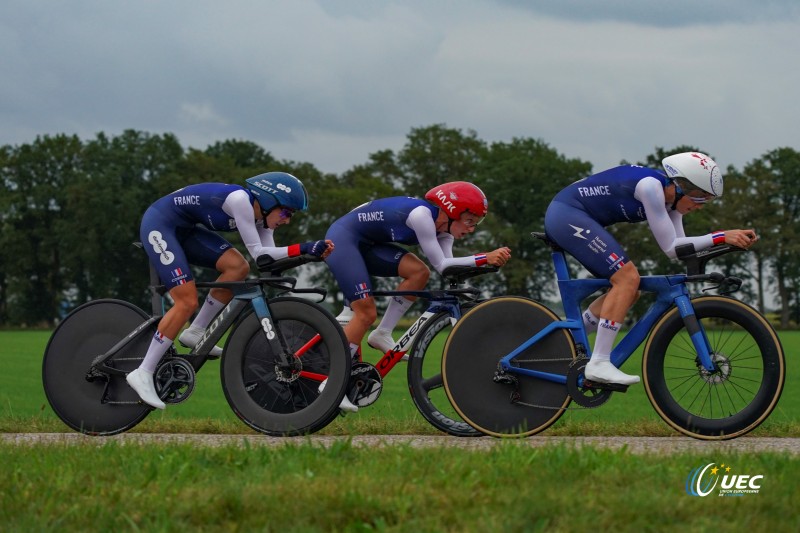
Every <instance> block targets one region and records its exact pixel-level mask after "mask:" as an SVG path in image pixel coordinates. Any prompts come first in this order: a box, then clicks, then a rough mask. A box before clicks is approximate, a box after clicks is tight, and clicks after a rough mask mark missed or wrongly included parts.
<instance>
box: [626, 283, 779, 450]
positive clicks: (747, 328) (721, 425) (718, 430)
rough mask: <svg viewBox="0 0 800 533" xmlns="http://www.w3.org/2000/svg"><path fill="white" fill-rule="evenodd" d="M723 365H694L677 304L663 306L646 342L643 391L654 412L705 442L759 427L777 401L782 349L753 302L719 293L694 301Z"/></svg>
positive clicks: (691, 349)
mask: <svg viewBox="0 0 800 533" xmlns="http://www.w3.org/2000/svg"><path fill="white" fill-rule="evenodd" d="M692 305H693V307H694V310H695V315H696V317H697V319H698V320H699V321H700V323H701V324H702V325H703V328H704V330H705V332H706V336H707V338H708V341H709V343H710V345H711V350H712V356H713V357H714V358H715V360H716V361H717V363H718V365H719V368H720V370H719V371H718V372H716V373H714V374H709V373H708V372H705V371H703V370H702V369H701V368H700V367H699V363H698V362H697V355H696V351H695V349H694V346H693V345H692V344H691V340H690V339H689V337H688V333H687V332H686V329H685V326H684V323H683V320H682V319H681V316H680V314H679V313H678V309H677V308H672V309H671V310H669V311H667V313H665V314H664V316H663V317H662V318H661V319H660V320H659V321H658V323H657V324H656V325H655V327H654V328H653V331H652V332H651V334H650V337H649V338H648V341H647V344H646V345H645V349H644V355H643V359H642V373H643V376H644V385H645V391H646V392H647V397H648V398H649V399H650V403H651V404H652V405H653V407H654V408H655V410H656V412H657V413H658V414H659V416H660V417H661V418H662V419H663V420H664V421H665V422H666V423H667V424H669V425H670V426H672V427H673V428H674V429H676V430H677V431H679V432H681V433H683V434H685V435H688V436H690V437H694V438H697V439H702V440H725V439H733V438H736V437H740V436H742V435H744V434H746V433H748V432H750V431H752V430H753V429H755V428H756V427H758V426H759V425H760V424H761V423H762V422H763V421H764V420H766V418H767V417H768V416H769V414H770V413H771V412H772V410H773V409H774V408H775V406H776V405H777V403H778V399H779V398H780V395H781V392H782V390H783V383H784V380H785V377H786V364H785V360H784V354H783V347H782V346H781V343H780V340H779V339H778V336H777V335H776V333H775V331H774V330H773V329H772V326H770V324H769V322H767V320H766V319H765V318H764V317H763V316H762V315H761V314H760V313H758V312H757V311H756V310H755V309H753V308H752V307H750V306H748V305H746V304H744V303H742V302H740V301H738V300H735V299H733V298H728V297H724V296H702V297H698V298H694V299H692Z"/></svg>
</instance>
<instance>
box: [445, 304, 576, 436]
mask: <svg viewBox="0 0 800 533" xmlns="http://www.w3.org/2000/svg"><path fill="white" fill-rule="evenodd" d="M558 320H559V318H558V316H557V315H556V314H555V313H553V312H552V311H551V310H549V309H548V308H547V307H545V306H544V305H542V304H540V303H538V302H535V301H533V300H529V299H527V298H519V297H500V298H493V299H490V300H487V301H485V302H483V303H481V304H479V305H477V306H476V307H475V308H474V309H472V310H471V311H469V312H468V313H467V314H466V315H464V317H463V318H462V319H461V320H459V321H458V322H457V323H456V325H455V327H454V328H453V332H452V333H451V334H450V337H449V338H448V339H447V343H446V344H445V349H444V356H443V359H442V376H443V378H444V387H445V391H446V392H447V397H448V398H449V400H450V402H451V403H452V404H453V407H454V408H455V410H456V411H457V412H458V414H459V415H460V416H461V417H462V418H463V419H464V420H466V421H467V422H468V423H469V424H470V425H471V426H472V427H474V428H476V429H478V430H480V431H482V432H483V433H486V434H488V435H492V436H495V437H527V436H529V435H533V434H535V433H539V432H540V431H543V430H545V429H547V428H548V427H550V426H551V425H552V424H553V423H554V422H555V421H556V420H558V418H559V417H560V416H561V415H562V414H564V409H565V408H566V407H567V406H568V405H569V403H570V396H569V393H568V392H567V386H566V384H561V383H555V382H552V381H546V380H543V379H537V378H532V377H527V376H522V375H519V374H506V376H513V377H515V378H516V383H497V382H495V381H494V379H493V378H494V375H495V372H496V371H497V369H498V364H499V362H500V359H501V358H502V357H504V356H505V355H507V354H509V353H511V352H512V351H513V350H515V349H516V348H517V347H519V346H520V345H521V344H523V343H524V342H525V341H527V340H528V339H529V338H531V337H532V336H534V335H535V334H536V333H537V332H539V331H540V330H542V329H543V328H544V327H546V326H547V325H549V324H551V323H552V322H554V321H558ZM575 357H576V350H575V344H574V342H573V340H572V337H571V336H570V335H569V333H568V332H567V331H566V330H564V329H556V330H554V331H553V332H552V333H551V334H549V335H547V336H546V337H544V338H543V339H541V341H540V342H538V343H536V344H535V345H533V346H531V347H529V348H527V349H526V350H524V351H523V352H522V353H520V354H519V355H518V356H517V357H516V358H515V359H514V361H513V365H514V366H518V367H522V368H527V369H530V370H539V371H543V372H551V373H554V374H560V375H564V376H566V374H567V372H568V370H569V365H570V362H571V361H572V360H573V359H574V358H575ZM517 394H518V396H516V395H517ZM512 395H513V396H512Z"/></svg>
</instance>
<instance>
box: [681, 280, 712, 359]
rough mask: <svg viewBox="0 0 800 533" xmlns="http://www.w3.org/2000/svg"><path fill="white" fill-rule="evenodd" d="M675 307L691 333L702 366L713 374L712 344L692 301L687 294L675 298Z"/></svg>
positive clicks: (690, 336)
mask: <svg viewBox="0 0 800 533" xmlns="http://www.w3.org/2000/svg"><path fill="white" fill-rule="evenodd" d="M675 305H676V306H677V308H678V312H679V313H680V314H681V318H682V319H683V324H684V326H686V331H687V333H689V338H690V339H691V340H692V345H693V346H694V349H695V351H696V352H697V357H698V359H699V361H700V364H702V365H703V368H705V369H706V370H708V371H709V372H713V371H714V362H713V361H712V360H711V349H710V344H709V342H708V338H707V337H706V332H705V330H704V329H703V326H702V325H701V324H700V321H699V320H698V319H697V315H696V314H695V312H694V306H693V305H692V302H691V299H690V298H689V296H688V295H687V294H681V295H679V296H677V297H676V298H675Z"/></svg>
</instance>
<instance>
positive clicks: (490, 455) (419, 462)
mask: <svg viewBox="0 0 800 533" xmlns="http://www.w3.org/2000/svg"><path fill="white" fill-rule="evenodd" d="M710 462H715V463H717V464H720V463H724V464H727V465H730V466H731V467H733V473H735V474H740V475H741V474H746V475H751V476H752V475H762V476H763V478H762V479H761V480H760V482H759V483H760V486H761V489H760V492H759V493H758V494H748V495H745V496H741V497H736V498H731V497H719V495H718V494H717V493H715V494H713V495H712V496H710V497H706V498H700V497H694V496H690V495H688V494H687V493H686V491H685V484H686V480H687V477H688V476H689V474H690V472H691V471H692V470H693V469H694V468H697V467H702V466H705V465H706V464H708V463H710ZM0 464H3V465H4V471H5V475H3V476H2V477H0V527H2V529H3V530H4V531H187V530H200V531H459V532H462V531H583V530H587V531H588V530H595V531H596V530H611V529H613V530H615V531H617V530H619V531H682V530H686V531H717V530H720V529H724V530H734V531H747V530H749V531H774V532H780V531H797V530H798V527H800V519H799V518H798V514H797V512H796V504H797V501H798V498H800V489H798V484H797V483H796V480H797V478H798V476H800V458H798V457H791V456H788V455H780V454H759V455H746V454H726V455H724V456H721V455H719V454H718V453H713V452H711V451H709V453H707V454H700V455H697V454H695V455H687V454H678V455H670V456H658V455H641V456H640V455H631V454H629V453H627V452H626V451H625V450H621V451H611V450H604V449H594V448H581V449H577V448H571V447H566V446H554V447H548V448H541V449H531V448H529V447H526V446H520V445H515V444H514V443H500V444H498V446H496V447H494V448H493V449H492V450H491V452H488V451H475V450H458V449H450V448H436V449H415V448H413V447H411V446H408V445H401V446H391V447H376V448H363V447H356V446H353V445H351V444H350V443H349V442H347V441H343V442H338V443H335V444H333V445H332V446H331V447H329V448H323V447H320V446H314V445H311V444H308V443H305V444H299V445H298V444H288V445H285V446H280V447H277V448H270V447H260V446H253V447H246V446H245V447H241V446H225V447H220V448H211V447H201V448H196V447H193V446H190V445H175V444H170V445H153V444H148V445H131V444H126V445H124V446H123V445H119V444H117V443H106V444H103V445H99V446H91V445H90V446H64V445H35V446H32V447H27V446H18V445H8V444H0Z"/></svg>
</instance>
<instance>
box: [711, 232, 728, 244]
mask: <svg viewBox="0 0 800 533" xmlns="http://www.w3.org/2000/svg"><path fill="white" fill-rule="evenodd" d="M711 240H712V241H714V244H725V232H724V231H715V232H714V233H712V234H711Z"/></svg>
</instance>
